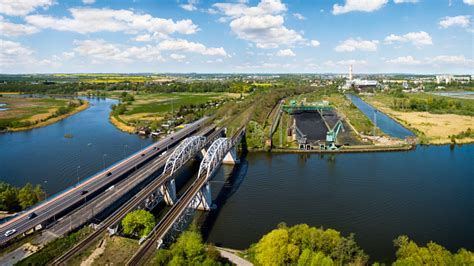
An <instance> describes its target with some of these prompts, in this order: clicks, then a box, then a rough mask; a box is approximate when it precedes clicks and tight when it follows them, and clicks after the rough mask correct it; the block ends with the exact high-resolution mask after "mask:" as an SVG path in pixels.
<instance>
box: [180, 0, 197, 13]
mask: <svg viewBox="0 0 474 266" xmlns="http://www.w3.org/2000/svg"><path fill="white" fill-rule="evenodd" d="M197 3H198V1H197V0H188V2H187V3H186V4H182V5H179V6H180V7H181V8H182V9H184V10H187V11H194V10H197V7H196V4H197Z"/></svg>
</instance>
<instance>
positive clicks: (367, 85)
mask: <svg viewBox="0 0 474 266" xmlns="http://www.w3.org/2000/svg"><path fill="white" fill-rule="evenodd" d="M378 84H379V83H378V81H376V80H366V79H354V76H353V73H352V65H350V66H349V78H348V79H347V80H346V83H345V84H344V85H343V86H342V90H348V89H351V88H355V89H357V90H366V89H374V88H376V87H377V85H378Z"/></svg>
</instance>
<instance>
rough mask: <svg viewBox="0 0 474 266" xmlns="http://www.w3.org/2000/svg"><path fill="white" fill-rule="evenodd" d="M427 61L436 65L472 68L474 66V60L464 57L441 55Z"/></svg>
mask: <svg viewBox="0 0 474 266" xmlns="http://www.w3.org/2000/svg"><path fill="white" fill-rule="evenodd" d="M427 61H428V62H429V63H432V64H434V65H455V66H466V67H471V66H472V65H473V64H474V60H473V59H468V58H466V57H465V56H464V55H439V56H435V57H432V58H427ZM471 70H472V69H471Z"/></svg>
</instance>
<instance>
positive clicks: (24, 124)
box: [0, 96, 88, 131]
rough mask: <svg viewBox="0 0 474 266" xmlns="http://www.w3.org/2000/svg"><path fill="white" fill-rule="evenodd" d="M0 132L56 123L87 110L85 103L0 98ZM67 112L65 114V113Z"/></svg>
mask: <svg viewBox="0 0 474 266" xmlns="http://www.w3.org/2000/svg"><path fill="white" fill-rule="evenodd" d="M0 103H1V104H5V105H4V106H2V107H1V108H6V109H7V110H4V111H0V130H2V129H3V130H5V129H6V130H8V131H18V130H27V129H31V128H35V127H42V126H46V125H49V124H51V123H54V122H57V121H59V120H61V119H63V118H65V117H67V116H69V115H71V114H73V113H75V112H77V111H80V110H83V109H85V108H87V106H88V105H87V102H84V103H83V104H82V105H80V103H79V101H77V100H72V99H60V98H23V97H5V96H3V97H0ZM66 111H67V112H66Z"/></svg>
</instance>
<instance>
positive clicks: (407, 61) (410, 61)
mask: <svg viewBox="0 0 474 266" xmlns="http://www.w3.org/2000/svg"><path fill="white" fill-rule="evenodd" d="M386 62H387V63H389V64H397V65H419V64H421V62H420V61H418V60H416V59H415V58H413V56H410V55H409V56H400V57H397V58H394V59H390V60H387V61H386Z"/></svg>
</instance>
